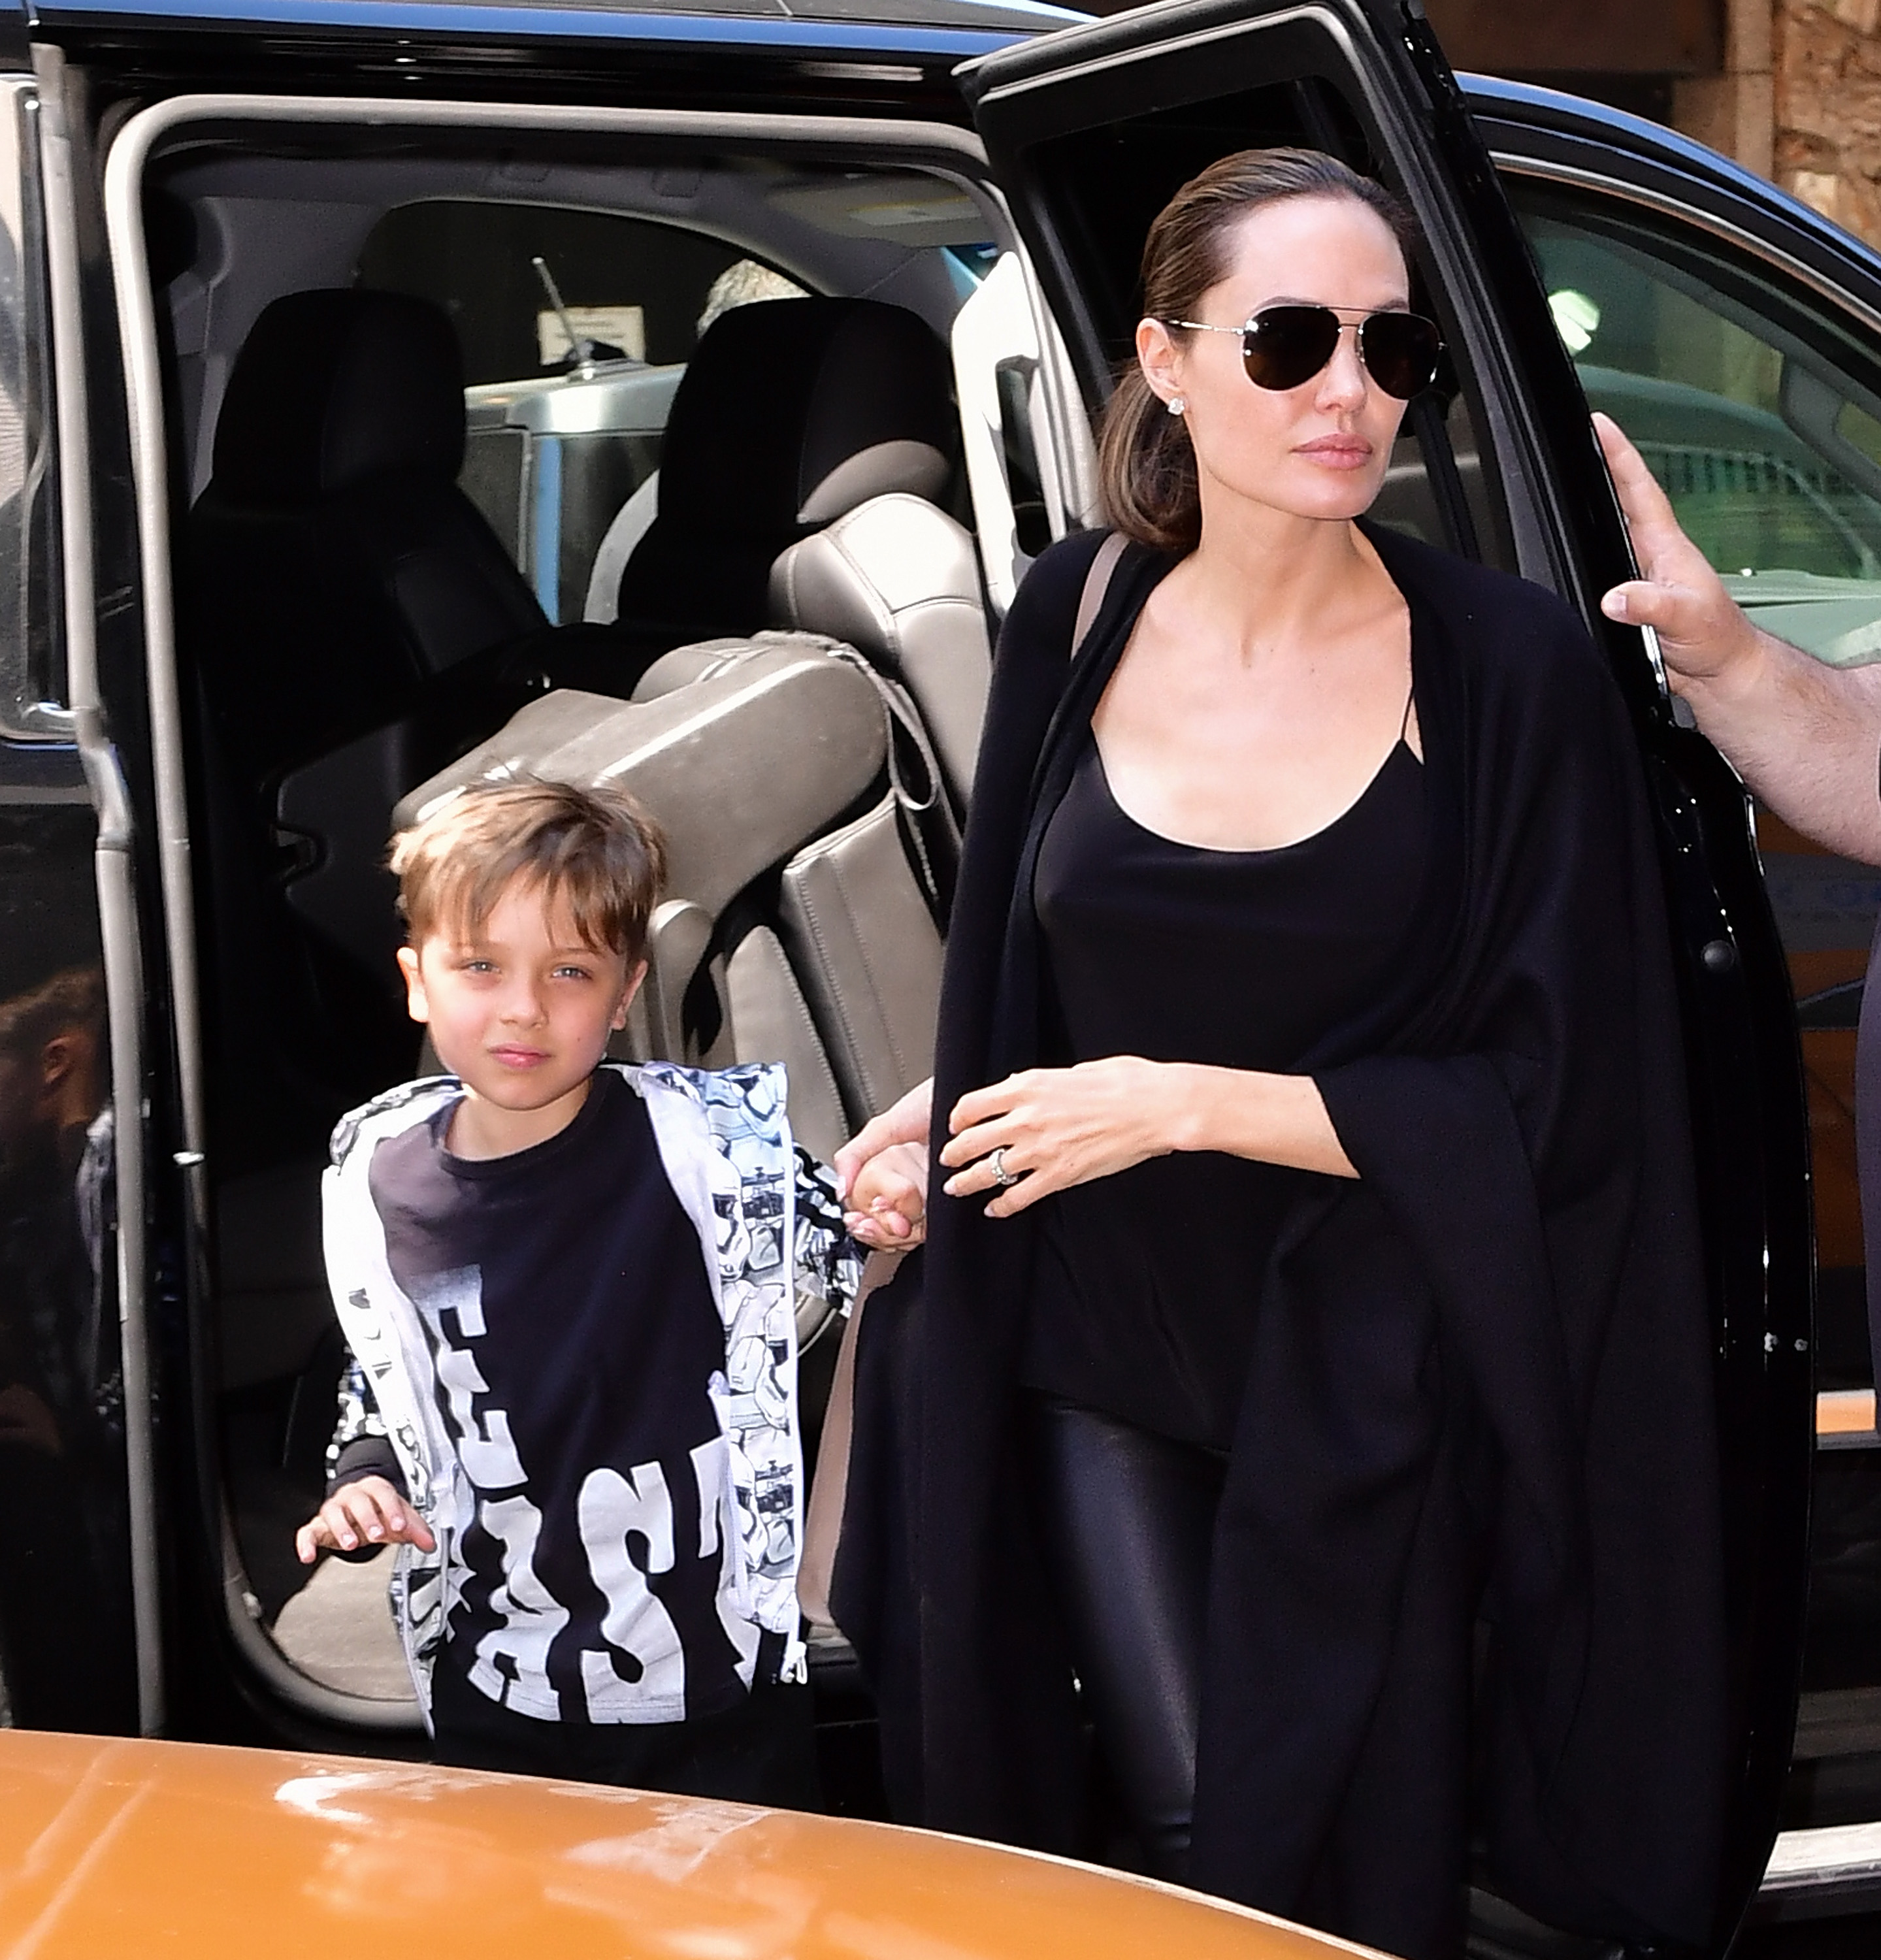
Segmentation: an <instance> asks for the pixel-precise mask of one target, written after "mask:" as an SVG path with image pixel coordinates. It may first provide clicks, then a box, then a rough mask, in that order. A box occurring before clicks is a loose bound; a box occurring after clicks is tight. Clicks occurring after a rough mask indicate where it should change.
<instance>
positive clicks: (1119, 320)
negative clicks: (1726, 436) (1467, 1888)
mask: <svg viewBox="0 0 1881 1960" xmlns="http://www.w3.org/2000/svg"><path fill="white" fill-rule="evenodd" d="M963 83H964V85H965V87H966V94H967V96H968V98H969V101H970V102H971V103H972V107H973V113H974V116H975V119H976V122H978V124H979V129H980V132H981V134H982V136H983V137H984V138H985V142H986V145H987V148H988V153H989V154H990V156H991V160H992V162H993V165H994V167H995V171H996V173H998V177H999V178H1000V180H1001V183H1002V184H1003V186H1004V189H1005V191H1006V192H1007V196H1008V197H1009V199H1011V205H1012V208H1013V211H1014V216H1015V218H1016V219H1017V223H1018V225H1019V228H1020V231H1021V232H1022V234H1023V236H1024V238H1025V240H1026V244H1027V246H1028V247H1029V248H1030V252H1031V254H1032V257H1033V263H1034V264H1035V266H1036V268H1037V269H1038V272H1039V277H1040V278H1041V280H1042V282H1043V285H1044V287H1045V289H1046V295H1047V298H1049V302H1050V304H1052V307H1053V308H1054V309H1055V313H1056V315H1057V318H1058V322H1059V324H1060V326H1061V329H1062V330H1063V333H1064V335H1065V339H1066V342H1067V343H1068V346H1069V348H1070V352H1071V359H1072V361H1073V363H1074V365H1075V367H1076V368H1077V373H1078V377H1079V382H1080V385H1081V387H1082V389H1083V390H1084V395H1085V398H1086V401H1087V405H1088V406H1090V407H1091V408H1092V409H1096V406H1098V405H1099V404H1100V403H1101V401H1102V400H1103V397H1104V396H1105V395H1106V393H1107V392H1108V390H1109V385H1110V380H1111V377H1112V374H1114V373H1115V372H1116V366H1117V364H1118V363H1119V362H1120V361H1122V360H1124V359H1125V358H1128V356H1129V355H1130V352H1131V339H1132V336H1133V333H1134V331H1135V326H1136V322H1137V318H1138V292H1137V277H1138V262H1139V259H1140V255H1141V249H1142V242H1143V238H1144V233H1145V232H1146V231H1147V228H1148V224H1149V222H1150V220H1151V218H1152V217H1153V216H1154V214H1155V213H1156V212H1157V210H1158V209H1159V208H1160V207H1161V205H1163V203H1164V202H1165V201H1166V199H1167V198H1168V197H1169V196H1170V193H1171V192H1173V191H1174V190H1175V189H1176V187H1177V186H1178V185H1179V184H1180V183H1182V182H1184V181H1185V180H1186V179H1187V178H1188V177H1190V176H1192V174H1193V173H1195V171H1196V170H1199V169H1200V168H1201V167H1203V166H1204V165H1205V164H1208V163H1209V162H1211V161H1213V160H1214V158H1216V157H1220V156H1222V155H1224V154H1227V153H1228V152H1230V151H1234V150H1239V149H1243V148H1249V147H1252V146H1255V145H1265V144H1272V143H1297V144H1307V145H1312V146H1313V147H1316V148H1321V149H1326V150H1329V151H1333V152H1335V153H1336V154H1338V155H1340V156H1342V157H1344V158H1345V160H1346V161H1348V163H1351V164H1354V166H1356V167H1357V168H1359V169H1361V170H1365V171H1367V172H1369V173H1371V174H1373V175H1375V176H1377V177H1380V178H1381V179H1383V180H1384V181H1385V182H1386V183H1389V184H1390V185H1391V186H1392V187H1393V188H1394V189H1396V190H1397V191H1399V192H1400V193H1401V194H1402V196H1405V198H1406V199H1408V202H1409V203H1410V204H1411V205H1412V208H1413V209H1414V211H1415V213H1416V215H1417V218H1418V222H1419V224H1420V227H1421V231H1422V234H1423V239H1424V244H1423V247H1422V248H1421V252H1420V253H1419V257H1418V266H1417V268H1416V271H1417V277H1418V282H1419V285H1420V287H1421V296H1420V302H1419V303H1420V304H1421V306H1422V308H1423V310H1426V311H1427V312H1430V313H1433V314H1434V316H1435V317H1437V319H1438V320H1440V321H1441V323H1442V324H1443V333H1444V338H1445V339H1446V341H1447V343H1448V346H1449V348H1450V361H1451V364H1452V367H1453V371H1451V372H1449V373H1447V374H1443V375H1442V376H1440V377H1439V381H1438V385H1437V387H1436V388H1434V389H1433V390H1431V391H1430V392H1429V393H1427V394H1426V395H1425V396H1423V397H1421V398H1420V399H1419V400H1418V402H1416V403H1414V404H1413V405H1412V409H1411V412H1409V414H1408V415H1407V417H1406V419H1405V435H1404V437H1403V438H1402V440H1401V441H1400V444H1399V450H1398V452H1397V453H1396V454H1395V455H1394V457H1393V458H1392V468H1391V471H1390V473H1389V477H1388V479H1387V481H1386V488H1385V491H1384V493H1383V496H1382V497H1381V498H1380V503H1379V505H1378V506H1377V510H1376V512H1375V514H1376V515H1377V516H1378V517H1380V520H1382V521H1384V522H1386V523H1392V524H1394V525H1398V526H1401V527H1403V528H1405V529H1407V530H1412V531H1415V532H1416V533H1418V534H1420V535H1421V536H1424V537H1425V538H1427V539H1428V540H1429V541H1430V542H1431V543H1436V544H1439V545H1443V546H1447V547H1448V548H1450V549H1453V550H1456V551H1459V552H1462V553H1464V554H1465V555H1469V556H1472V557H1475V558H1481V559H1483V560H1485V561H1486V562H1490V563H1492V564H1496V565H1501V566H1502V567H1504V568H1506V569H1507V570H1510V571H1517V572H1520V574H1523V576H1525V577H1526V578H1531V579H1533V580H1536V581H1538V582H1539V583H1540V584H1544V585H1547V586H1549V587H1552V588H1554V589H1555V590H1557V591H1558V592H1559V593H1561V594H1562V595H1563V596H1564V597H1566V598H1567V600H1568V601H1569V602H1570V603H1571V604H1573V605H1574V606H1576V607H1577V609H1578V610H1579V611H1580V613H1581V614H1582V616H1583V617H1584V619H1586V621H1587V625H1588V626H1589V628H1590V631H1591V632H1593V635H1594V636H1595V638H1596V641H1598V643H1599V644H1600V645H1601V646H1602V647H1603V649H1604V650H1605V651H1606V654H1607V656H1608V657H1609V660H1611V662H1612V667H1613V670H1614V672H1615V674H1616V676H1618V680H1619V683H1620V684H1621V686H1622V689H1623V691H1624V692H1625V697H1626V699H1627V702H1628V705H1629V706H1630V708H1631V712H1632V714H1633V717H1634V723H1635V725H1636V727H1637V729H1638V737H1639V741H1640V745H1641V750H1642V753H1643V756H1644V762H1645V767H1646V773H1647V781H1648V784H1649V788H1650V795H1651V797H1652V801H1653V810H1654V815H1655V817H1656V819H1657V824H1658V827H1659V832H1660V842H1661V845H1662V856H1663V865H1664V870H1665V877H1666V886H1667V890H1668V894H1669V901H1670V911H1671V916H1672V921H1673V936H1674V942H1675V953H1676V959H1677V961H1678V964H1679V982H1680V987H1681V991H1682V1004H1683V1009H1684V1017H1685V1033H1686V1039H1687V1045H1688V1060H1689V1069H1690V1080H1691V1084H1692V1122H1693V1127H1694V1134H1695V1142H1696V1147H1697V1153H1698V1164H1699V1171H1700V1176H1701V1185H1702V1191H1703V1198H1704V1229H1705V1239H1706V1251H1707V1254H1708V1269H1709V1276H1710V1281H1711V1304H1712V1310H1713V1313H1714V1316H1715V1326H1716V1348H1715V1352H1716V1357H1717V1386H1718V1395H1719V1408H1720V1430H1721V1434H1722V1438H1723V1459H1724V1472H1725V1478H1726V1489H1727V1533H1728V1557H1729V1561H1730V1564H1729V1583H1730V1618H1731V1624H1730V1638H1731V1641H1732V1652H1733V1673H1732V1681H1733V1691H1734V1693H1735V1694H1736V1708H1735V1714H1736V1720H1737V1723H1738V1727H1737V1731H1736V1756H1735V1761H1734V1774H1735V1775H1736V1780H1737V1787H1736V1790H1735V1792H1734V1793H1733V1795H1734V1807H1733V1813H1732V1825H1731V1838H1730V1847H1729V1850H1728V1853H1727V1860H1726V1866H1725V1871H1724V1876H1723V1885H1722V1890H1721V1892H1720V1898H1719V1901H1718V1913H1717V1922H1716V1933H1715V1936H1714V1951H1716V1952H1723V1949H1724V1948H1725V1947H1726V1946H1727V1945H1728V1944H1729V1943H1730V1939H1731V1936H1732V1935H1733V1933H1734V1932H1735V1930H1736V1927H1737V1925H1738V1923H1739V1920H1740V1919H1741V1917H1742V1915H1743V1910H1744V1908H1745V1907H1746V1904H1748V1902H1749V1900H1750V1898H1752V1895H1754V1894H1755V1891H1756V1888H1757V1886H1758V1882H1759V1881H1760V1879H1761V1878H1762V1873H1763V1870H1764V1866H1765V1862H1766V1860H1767V1859H1768V1854H1769V1850H1770V1847H1771V1842H1772V1841H1773V1839H1774V1835H1775V1832H1776V1828H1777V1812H1778V1797H1779V1794H1780V1792H1781V1786H1782V1781H1783V1776H1784V1769H1785V1767H1786V1765H1787V1761H1788V1757H1789V1752H1790V1736H1791V1730H1792V1727H1793V1720H1794V1713H1795V1699H1796V1687H1797V1674H1798V1666H1799V1659H1800V1650H1801V1641H1802V1629H1803V1602H1804V1586H1805V1576H1806V1538H1807V1527H1808V1502H1809V1495H1808V1494H1809V1467H1810V1452H1811V1447H1812V1425H1813V1418H1812V1409H1813V1404H1812V1395H1811V1388H1812V1384H1811V1374H1810V1367H1811V1357H1810V1352H1809V1349H1810V1328H1811V1287H1812V1272H1811V1253H1810V1223H1809V1162H1808V1138H1807V1131H1806V1121H1805V1115H1804V1107H1803V1087H1802V1077H1801V1071H1800V1064H1799V1061H1798V1058H1797V1047H1796V1039H1795V1036H1794V1033H1793V1020H1792V1016H1791V1010H1790V998H1789V990H1788V984H1787V979H1786V978H1785V975H1784V966H1783V962H1782V956H1781V949H1780V947H1779V945H1778V939H1777V935H1776V932H1775V930H1774V925H1773V924H1772V921H1771V915H1770V910H1769V907H1768V902H1767V901H1766V899H1765V895H1764V891H1763V887H1762V880H1761V877H1760V876H1759V873H1758V866H1757V862H1756V858H1755V851H1754V850H1753V848H1752V843H1751V838H1750V832H1749V825H1748V823H1747V821H1746V800H1745V797H1744V794H1743V788H1742V786H1741V785H1740V784H1739V782H1738V781H1737V780H1736V777H1735V776H1734V775H1733V774H1732V772H1730V770H1729V769H1728V768H1727V767H1726V766H1725V765H1724V764H1723V762H1721V761H1720V759H1719V758H1718V756H1717V755H1716V753H1714V751H1713V750H1712V749H1711V747H1710V746H1709V745H1708V743H1705V742H1704V741H1703V740H1701V738H1699V737H1698V736H1696V735H1695V734H1694V733H1692V732H1691V731H1690V730H1688V729H1686V728H1684V727H1681V726H1679V722H1678V721H1677V719H1676V717H1675V715H1674V713H1673V708H1672V705H1671V703H1670V701H1669V698H1668V697H1667V695H1666V691H1665V689H1664V686H1663V677H1662V676H1661V674H1660V671H1659V670H1658V667H1657V653H1656V649H1654V648H1653V647H1652V646H1651V645H1650V644H1649V643H1648V642H1647V641H1646V640H1645V639H1644V638H1643V637H1642V636H1641V635H1640V634H1639V633H1638V632H1634V631H1631V630H1630V629H1622V628H1618V627H1616V626H1614V625H1612V624H1610V623H1609V622H1607V621H1606V619H1603V616H1601V614H1600V613H1599V606H1598V599H1599V594H1600V593H1601V592H1602V591H1603V590H1604V589H1605V588H1606V587H1607V586H1609V585H1610V584H1614V583H1615V582H1616V581H1619V580H1621V579H1622V578H1628V577H1630V576H1631V575H1632V569H1633V568H1632V562H1631V554H1630V552H1629V549H1628V543H1627V540H1626V536H1625V530H1624V527H1623V526H1622V523H1621V521H1620V518H1619V514H1618V509H1617V508H1616V506H1615V502H1614V500H1613V496H1612V490H1611V488H1610V485H1609V482H1608V481H1607V478H1606V471H1605V467H1604V466H1603V463H1602V461H1601V460H1600V457H1599V451H1598V449H1597V447H1596V444H1595V443H1594V441H1593V434H1592V432H1591V430H1590V425H1589V422H1588V419H1587V404H1586V402H1585V400H1584V399H1583V396H1582V393H1581V391H1580V386H1579V384H1578V383H1577V380H1576V378H1575V375H1574V369H1573V368H1572V366H1571V363H1570V361H1569V360H1568V358H1567V354H1566V352H1564V349H1563V348H1562V346H1561V342H1560V339H1559V338H1558V335H1557V333H1556V331H1555V327H1554V325H1553V323H1552V318H1551V316H1550V314H1549V313H1548V307H1547V303H1546V300H1545V295H1544V294H1543V292H1542V287H1541V285H1540V282H1539V279H1538V278H1537V276H1536V271H1535V269H1534V266H1533V263H1532V259H1531V258H1530V256H1529V252H1528V250H1527V248H1526V246H1525V244H1524V243H1523V239H1522V237H1521V234H1520V232H1519V231H1518V229H1517V224H1516V222H1515V220H1514V218H1513V215H1512V214H1511V212H1510V209H1509V207H1508V205H1507V203H1506V202H1505V201H1504V196H1503V193H1502V191H1501V188H1500V187H1499V186H1498V184H1497V181H1496V178H1495V176H1494V171H1493V170H1492V169H1491V164H1490V161H1489V157H1488V154H1487V152H1486V151H1485V148H1484V146H1483V144H1482V141H1481V139H1480V138H1479V137H1478V134H1477V132H1476V130H1475V126H1473V124H1472V122H1470V120H1469V116H1468V115H1467V113H1466V111H1465V110H1464V107H1463V105H1462V99H1461V97H1460V96H1459V93H1458V91H1457V88H1456V82H1455V81H1454V78H1453V77H1452V75H1451V74H1450V70H1449V68H1448V67H1447V65H1446V63H1445V62H1444V60H1443V56H1442V54H1441V53H1440V51H1439V50H1438V49H1437V45H1436V43H1435V42H1434V40H1433V39H1432V38H1431V34H1430V32H1429V30H1428V28H1427V27H1426V25H1425V24H1424V19H1423V16H1422V13H1421V9H1420V8H1418V6H1417V5H1416V4H1415V0H1408V4H1407V0H1170V4H1166V5H1160V6H1155V7H1151V8H1144V9H1143V10H1141V11H1136V12H1132V13H1129V14H1123V15H1122V16H1119V17H1117V18H1112V19H1110V20H1107V21H1100V22H1097V23H1095V24H1092V25H1090V26H1088V27H1076V28H1071V29H1068V30H1065V31H1063V32H1061V33H1055V34H1051V35H1047V36H1044V37H1041V38H1039V39H1038V40H1033V41H1030V42H1027V43H1023V44H1021V45H1020V46H1016V47H1014V48H1011V49H1006V50H1004V51H1002V52H1000V53H998V54H995V55H992V56H988V57H986V58H985V59H983V60H982V61H980V62H977V63H976V64H974V65H972V66H971V67H969V68H967V69H966V70H965V71H963ZM1481 1903H1482V1910H1481V1911H1480V1913H1479V1926H1478V1936H1479V1937H1482V1938H1484V1939H1485V1946H1488V1947H1489V1949H1490V1950H1494V1949H1496V1948H1501V1949H1502V1950H1505V1951H1511V1952H1521V1951H1524V1950H1539V1949H1533V1948H1531V1947H1530V1946H1529V1944H1528V1942H1527V1939H1526V1938H1525V1936H1523V1933H1521V1932H1520V1930H1518V1927H1517V1921H1516V1919H1515V1917H1514V1916H1513V1915H1511V1914H1504V1913H1503V1912H1501V1911H1500V1910H1499V1909H1498V1906H1497V1902H1496V1901H1492V1900H1489V1899H1487V1898H1485V1899H1484V1900H1483V1901H1482V1902H1481ZM1498 1925H1499V1926H1500V1927H1501V1928H1502V1932H1501V1936H1499V1937H1498V1936H1497V1934H1496V1933H1494V1931H1493V1930H1492V1929H1493V1928H1494V1927H1497V1926H1498ZM1535 1931H1536V1933H1539V1931H1540V1929H1535ZM1548 1950H1551V1951H1553V1950H1558V1949H1552V1948H1550V1949H1548Z"/></svg>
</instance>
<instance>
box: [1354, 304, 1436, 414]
mask: <svg viewBox="0 0 1881 1960" xmlns="http://www.w3.org/2000/svg"><path fill="white" fill-rule="evenodd" d="M1442 352H1443V336H1441V335H1440V333H1438V332H1437V326H1436V323H1434V321H1431V320H1426V319H1425V318H1424V317H1423V315H1422V314H1421V313H1373V314H1372V315H1371V316H1370V318H1368V319H1367V320H1366V322H1365V323H1364V326H1361V328H1360V329H1358V355H1359V358H1360V359H1361V361H1364V364H1365V371H1366V373H1367V374H1369V375H1370V377H1372V379H1373V380H1374V381H1376V382H1377V383H1378V385H1379V387H1381V388H1382V389H1383V390H1384V391H1385V393H1386V394H1387V395H1395V396H1396V397H1397V398H1398V399H1399V401H1401V402H1408V401H1409V400H1410V399H1411V397H1412V396H1413V395H1415V394H1418V393H1421V391H1422V390H1424V389H1426V388H1427V387H1429V386H1430V385H1431V382H1432V380H1434V379H1435V378H1436V375H1437V356H1438V355H1440V354H1441V353H1442Z"/></svg>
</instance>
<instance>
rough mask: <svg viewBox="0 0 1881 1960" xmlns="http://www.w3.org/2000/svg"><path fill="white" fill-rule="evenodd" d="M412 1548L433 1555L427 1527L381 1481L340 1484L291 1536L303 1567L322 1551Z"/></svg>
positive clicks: (432, 1540) (433, 1542)
mask: <svg viewBox="0 0 1881 1960" xmlns="http://www.w3.org/2000/svg"><path fill="white" fill-rule="evenodd" d="M397 1544H406V1545H416V1546H417V1547H418V1548H419V1551H436V1550H437V1548H438V1541H437V1540H436V1539H435V1538H433V1537H432V1536H431V1527H430V1526H428V1524H426V1523H425V1520H424V1519H422V1517H420V1516H419V1514H418V1513H417V1512H416V1511H415V1510H413V1509H412V1507H411V1506H410V1505H409V1503H406V1500H405V1499H404V1498H403V1497H400V1496H399V1494H398V1491H397V1490H396V1488H395V1487H394V1486H393V1484H392V1483H391V1482H390V1481H389V1480H388V1479H387V1478H384V1477H361V1478H360V1479H359V1481H358V1482H357V1483H355V1484H341V1486H340V1487H339V1489H338V1490H337V1491H335V1492H334V1493H333V1495H332V1496H331V1497H329V1498H328V1499H327V1500H326V1503H323V1505H321V1507H320V1509H319V1510H317V1511H316V1512H315V1513H314V1515H313V1516H312V1517H310V1519H308V1520H307V1523H305V1524H304V1525H303V1526H301V1529H299V1530H298V1532H295V1533H294V1550H295V1551H297V1552H298V1553H299V1554H300V1555H301V1564H303V1565H311V1564H313V1563H314V1560H315V1559H317V1558H319V1557H320V1554H321V1553H322V1552H323V1551H358V1549H359V1548H360V1546H361V1545H397Z"/></svg>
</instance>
